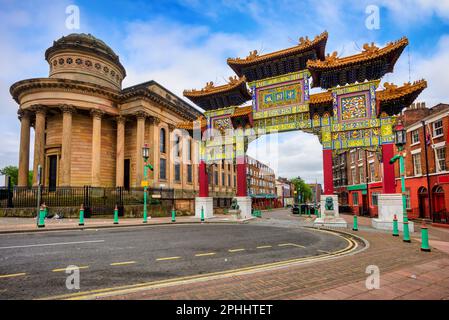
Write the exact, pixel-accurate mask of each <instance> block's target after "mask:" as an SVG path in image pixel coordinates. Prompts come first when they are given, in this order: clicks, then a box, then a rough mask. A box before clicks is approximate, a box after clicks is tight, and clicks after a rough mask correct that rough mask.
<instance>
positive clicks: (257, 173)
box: [246, 156, 277, 208]
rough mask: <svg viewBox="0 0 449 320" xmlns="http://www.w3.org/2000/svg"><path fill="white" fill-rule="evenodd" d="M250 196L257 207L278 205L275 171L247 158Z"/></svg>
mask: <svg viewBox="0 0 449 320" xmlns="http://www.w3.org/2000/svg"><path fill="white" fill-rule="evenodd" d="M246 163H247V167H246V174H247V180H248V183H247V186H248V191H249V192H248V194H249V195H250V197H252V199H253V204H254V205H255V206H256V207H262V208H265V207H273V206H275V204H276V198H277V196H276V184H275V182H276V177H275V173H274V170H273V169H272V168H270V167H269V166H267V165H266V164H264V163H262V162H260V161H259V160H256V159H254V158H252V157H249V156H246Z"/></svg>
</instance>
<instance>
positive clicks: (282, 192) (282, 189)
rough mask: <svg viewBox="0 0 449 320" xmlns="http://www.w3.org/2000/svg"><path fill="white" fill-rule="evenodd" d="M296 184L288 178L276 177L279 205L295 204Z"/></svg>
mask: <svg viewBox="0 0 449 320" xmlns="http://www.w3.org/2000/svg"><path fill="white" fill-rule="evenodd" d="M294 189H295V188H294V186H293V185H292V183H291V182H290V180H288V179H287V178H282V177H279V178H277V179H276V194H277V200H278V203H279V206H282V207H286V206H288V205H293V204H294Z"/></svg>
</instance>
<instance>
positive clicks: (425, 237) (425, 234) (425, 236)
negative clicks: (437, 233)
mask: <svg viewBox="0 0 449 320" xmlns="http://www.w3.org/2000/svg"><path fill="white" fill-rule="evenodd" d="M421 251H424V252H430V246H429V230H428V229H427V226H426V223H425V222H424V221H423V224H422V226H421Z"/></svg>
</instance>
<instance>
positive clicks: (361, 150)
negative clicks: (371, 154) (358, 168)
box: [359, 149, 363, 160]
mask: <svg viewBox="0 0 449 320" xmlns="http://www.w3.org/2000/svg"><path fill="white" fill-rule="evenodd" d="M359 160H363V149H359Z"/></svg>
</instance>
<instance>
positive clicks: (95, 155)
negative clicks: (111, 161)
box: [90, 109, 104, 187]
mask: <svg viewBox="0 0 449 320" xmlns="http://www.w3.org/2000/svg"><path fill="white" fill-rule="evenodd" d="M90 113H91V115H92V186H94V187H99V186H100V185H101V174H100V170H101V118H102V117H103V114H104V112H103V111H101V110H97V109H93V110H91V112H90Z"/></svg>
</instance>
